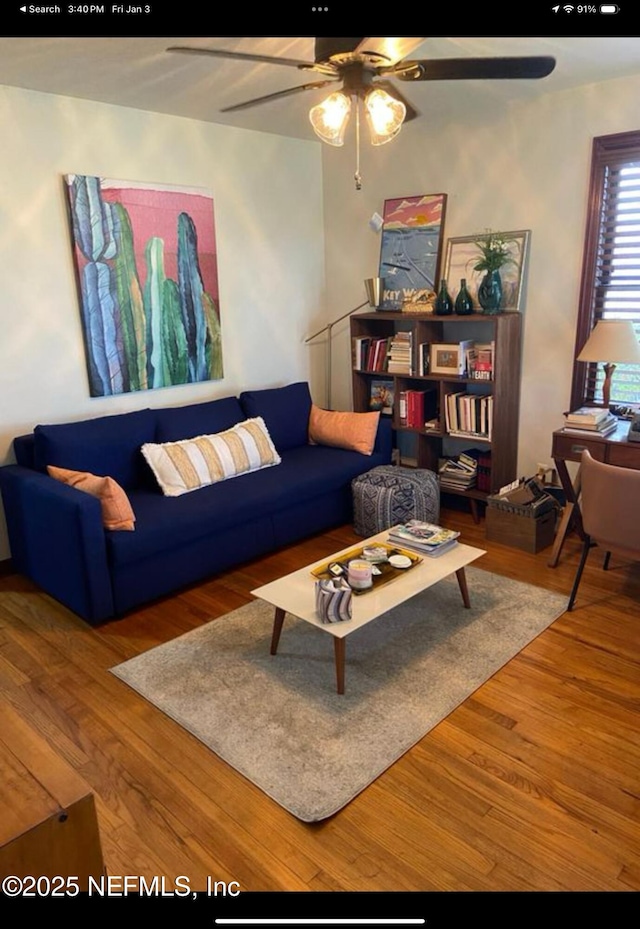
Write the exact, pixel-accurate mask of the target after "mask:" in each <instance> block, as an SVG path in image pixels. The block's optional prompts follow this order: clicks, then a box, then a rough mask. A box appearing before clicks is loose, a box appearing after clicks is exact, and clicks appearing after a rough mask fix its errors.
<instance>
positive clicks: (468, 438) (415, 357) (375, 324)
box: [351, 311, 522, 501]
mask: <svg viewBox="0 0 640 929" xmlns="http://www.w3.org/2000/svg"><path fill="white" fill-rule="evenodd" d="M521 322H522V318H521V315H520V314H519V313H500V314H498V315H495V316H484V315H482V314H473V315H470V316H455V315H452V316H435V315H433V314H430V313H429V314H428V313H398V312H384V311H377V312H371V313H362V314H356V315H354V316H352V317H351V340H352V346H353V347H355V344H356V341H355V340H357V339H387V340H391V339H392V338H393V337H394V335H395V334H396V333H397V332H398V331H405V332H409V333H411V372H410V373H390V372H388V371H386V370H375V371H373V370H369V369H368V368H367V367H366V364H365V365H363V366H362V367H360V368H358V367H356V365H357V361H356V356H355V352H353V353H352V357H353V408H354V410H356V411H360V412H364V411H366V410H368V409H369V408H370V407H369V401H370V396H371V382H372V381H373V380H380V379H388V380H389V381H391V382H392V383H393V389H394V406H393V415H392V418H393V423H392V425H393V428H394V430H395V431H396V433H397V434H398V435H399V434H400V433H402V432H409V433H412V434H413V435H415V437H416V443H417V466H418V467H419V468H428V469H430V470H432V471H437V470H438V461H439V459H440V458H443V457H448V456H451V455H455V454H456V453H457V452H459V451H461V450H462V449H464V448H470V447H474V448H478V449H487V450H490V451H491V475H490V488H489V490H488V491H481V490H479V489H478V488H471V489H469V490H460V491H454V490H451V489H449V488H447V490H446V493H457V494H459V495H461V496H464V497H468V498H469V499H470V500H471V501H477V500H484V499H486V496H487V493H495V492H496V491H497V490H499V488H500V487H503V486H504V485H505V484H508V483H510V482H511V481H513V480H515V478H516V476H517V451H518V418H519V410H520V354H521ZM463 340H472V341H473V342H475V343H476V344H490V343H493V347H494V351H493V370H492V372H491V377H490V379H486V380H479V379H475V378H471V377H468V376H466V375H459V374H458V373H457V372H452V373H433V372H431V370H430V369H429V373H426V374H425V373H421V370H420V365H419V362H420V346H421V345H432V344H452V345H453V344H459V343H460V342H461V341H463ZM427 354H428V352H427ZM406 390H418V391H425V390H426V391H428V393H427V395H426V396H425V418H428V419H432V418H437V419H438V422H439V428H438V429H437V430H427V429H425V428H424V424H422V425H421V426H414V427H410V426H407V425H404V424H403V423H401V421H400V411H399V397H400V393H401V391H406ZM456 392H461V393H470V394H472V395H473V396H476V397H481V396H484V397H489V396H490V397H491V398H492V400H491V405H492V416H491V434H490V437H489V436H487V435H484V436H483V435H480V434H473V435H471V434H468V435H464V436H453V435H452V433H451V431H450V430H449V429H448V428H447V423H446V416H445V410H446V405H447V397H448V396H449V395H450V394H452V393H456ZM443 492H445V491H443Z"/></svg>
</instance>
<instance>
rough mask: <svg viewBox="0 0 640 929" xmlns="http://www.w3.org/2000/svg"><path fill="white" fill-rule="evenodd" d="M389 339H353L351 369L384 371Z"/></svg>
mask: <svg viewBox="0 0 640 929" xmlns="http://www.w3.org/2000/svg"><path fill="white" fill-rule="evenodd" d="M388 351H389V339H372V338H366V337H364V336H363V337H362V338H354V339H353V367H354V368H355V370H356V371H386V370H387V354H388Z"/></svg>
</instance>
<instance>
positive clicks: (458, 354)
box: [352, 331, 495, 381]
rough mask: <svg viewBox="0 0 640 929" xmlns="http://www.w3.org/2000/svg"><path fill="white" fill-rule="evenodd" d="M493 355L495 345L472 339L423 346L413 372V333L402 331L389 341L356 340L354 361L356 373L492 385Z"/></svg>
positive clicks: (366, 337)
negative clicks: (445, 378) (440, 377)
mask: <svg viewBox="0 0 640 929" xmlns="http://www.w3.org/2000/svg"><path fill="white" fill-rule="evenodd" d="M494 351H495V343H494V342H488V343H476V342H474V341H473V340H470V339H465V340H463V341H461V342H457V343H456V342H453V343H440V342H434V343H430V342H421V343H420V344H419V345H418V346H417V361H416V365H415V370H414V363H413V339H412V333H411V332H404V331H403V332H397V333H396V334H395V335H393V336H390V337H389V338H372V337H368V336H358V337H354V339H353V344H352V356H353V358H352V360H353V367H354V369H355V370H356V371H374V372H378V371H380V372H388V373H389V374H406V375H409V376H411V375H414V374H415V375H417V376H420V377H423V376H425V375H427V374H432V373H433V374H443V373H450V374H451V375H453V376H456V377H468V378H471V379H472V380H487V381H490V380H492V378H493V356H494ZM442 353H444V354H445V355H446V358H447V364H446V366H445V367H444V368H443V367H441V366H439V365H438V358H439V357H440V354H442Z"/></svg>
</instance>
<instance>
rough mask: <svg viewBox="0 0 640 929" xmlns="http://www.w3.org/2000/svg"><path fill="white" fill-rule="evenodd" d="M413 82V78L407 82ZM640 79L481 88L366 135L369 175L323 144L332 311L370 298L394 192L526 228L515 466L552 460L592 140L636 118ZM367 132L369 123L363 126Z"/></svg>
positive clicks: (342, 343)
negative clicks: (375, 216) (383, 139)
mask: <svg viewBox="0 0 640 929" xmlns="http://www.w3.org/2000/svg"><path fill="white" fill-rule="evenodd" d="M409 90H411V88H409ZM639 94H640V78H637V77H635V78H627V79H624V80H616V81H609V82H606V83H602V84H599V85H591V86H588V87H583V88H579V89H575V90H572V91H570V92H569V91H567V92H564V93H558V94H553V95H543V96H542V97H541V98H540V99H538V100H537V101H535V102H533V101H531V100H529V101H527V102H520V103H519V104H517V105H512V106H510V107H508V106H504V105H496V103H495V101H494V100H493V99H492V98H491V99H488V100H487V103H486V105H485V106H483V105H482V100H481V97H480V95H479V94H478V93H477V92H476V93H475V96H474V98H473V101H472V103H473V106H472V105H471V102H470V101H469V100H468V99H467V98H466V96H465V95H461V96H460V102H459V108H457V107H456V105H455V103H454V101H453V100H450V102H449V106H448V108H447V110H446V112H444V113H441V114H440V115H436V116H431V117H430V116H429V115H428V114H423V116H422V117H421V118H420V119H418V120H415V121H413V122H411V123H409V124H408V125H407V126H405V127H404V128H403V130H402V132H401V134H400V136H398V138H397V139H395V140H394V141H393V142H391V143H390V144H388V145H386V146H382V147H381V148H379V149H373V148H371V147H370V146H369V147H366V144H367V143H366V142H364V143H363V151H362V155H361V162H362V165H361V171H362V176H363V186H362V189H361V190H360V191H356V190H355V188H354V184H353V169H354V159H355V155H354V152H353V149H351V148H347V147H346V146H345V149H344V150H340V149H330V148H329V147H328V146H327V147H325V148H324V150H323V176H324V202H325V240H326V243H327V262H326V271H327V306H328V308H329V309H328V312H331V313H333V315H334V316H340V315H341V313H343V312H345V311H346V310H348V309H349V308H350V307H353V306H356V305H357V304H358V303H360V302H361V300H362V299H364V288H363V284H362V281H363V279H364V278H366V277H370V276H371V275H373V274H376V273H377V268H378V259H379V249H380V239H379V237H378V236H376V235H374V234H373V233H371V231H370V230H369V228H368V225H367V223H368V220H369V218H370V216H371V215H372V213H373V212H374V211H377V212H379V213H381V212H382V208H383V204H384V200H385V199H387V198H393V197H400V196H409V195H415V194H421V193H440V192H444V193H447V194H448V207H447V218H446V228H445V239H446V237H447V236H462V235H471V234H474V233H476V232H482V231H483V230H484V229H486V228H492V229H505V230H508V229H514V230H515V229H530V230H531V248H530V256H529V268H528V275H527V280H526V281H525V284H526V289H525V292H524V305H525V310H524V341H523V351H524V358H523V371H522V401H521V413H520V436H519V466H518V467H519V471H520V473H521V474H531V473H533V472H534V471H535V467H536V464H537V463H538V462H546V461H550V446H551V433H552V431H553V430H554V429H557V428H558V427H560V426H561V425H562V423H563V416H562V414H563V411H565V410H566V408H567V404H568V402H569V394H570V386H571V366H572V359H573V349H574V330H575V320H576V313H577V301H578V296H579V286H580V272H581V260H582V244H583V236H584V224H585V217H586V198H587V188H588V182H589V165H590V155H591V141H592V138H593V137H594V136H597V135H604V134H608V133H613V132H623V131H628V130H632V129H640V111H639V110H638V99H639ZM363 138H364V133H363ZM334 337H335V342H334V354H333V371H334V378H333V381H334V390H333V394H334V404H335V405H339V404H343V405H344V404H350V401H351V384H350V372H349V343H348V328H347V326H346V325H342V326H340V327H336V328H335V329H334Z"/></svg>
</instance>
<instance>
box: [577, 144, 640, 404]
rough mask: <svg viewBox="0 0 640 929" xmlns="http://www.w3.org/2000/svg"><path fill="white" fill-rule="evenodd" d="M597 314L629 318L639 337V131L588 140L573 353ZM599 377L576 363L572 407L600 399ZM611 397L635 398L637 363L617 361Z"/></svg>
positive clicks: (639, 396) (598, 368) (639, 385)
mask: <svg viewBox="0 0 640 929" xmlns="http://www.w3.org/2000/svg"><path fill="white" fill-rule="evenodd" d="M599 319H628V320H631V321H632V322H633V324H634V327H635V330H636V334H637V335H638V336H639V337H640V131H639V132H626V133H619V134H616V135H612V136H600V137H599V138H596V139H594V141H593V150H592V163H591V184H590V196H589V214H588V217H587V230H586V236H585V248H584V258H583V270H582V286H581V293H580V309H579V314H578V326H577V332H576V356H577V355H578V354H579V352H580V349H581V348H582V346H583V345H584V343H585V342H586V341H587V339H588V337H589V334H590V332H591V330H592V329H593V327H594V326H595V324H596V323H597V322H598V320H599ZM603 360H604V359H603ZM603 380H604V373H603V368H602V365H596V364H594V363H592V364H584V363H578V362H576V364H575V366H574V378H573V386H572V392H571V393H572V395H571V406H572V409H575V408H577V407H578V406H580V405H581V404H582V403H584V402H594V403H597V402H599V401H601V398H602V382H603ZM611 402H612V403H614V404H619V405H622V406H627V405H629V404H633V403H640V366H638V365H624V364H619V365H617V366H616V371H615V375H614V378H613V387H612V393H611Z"/></svg>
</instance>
